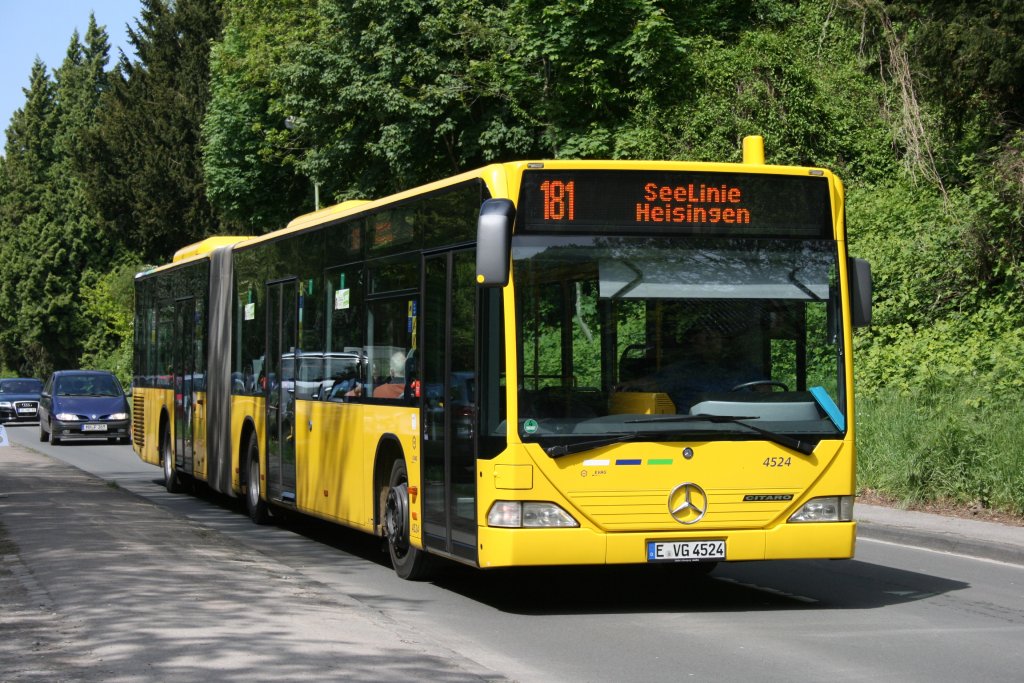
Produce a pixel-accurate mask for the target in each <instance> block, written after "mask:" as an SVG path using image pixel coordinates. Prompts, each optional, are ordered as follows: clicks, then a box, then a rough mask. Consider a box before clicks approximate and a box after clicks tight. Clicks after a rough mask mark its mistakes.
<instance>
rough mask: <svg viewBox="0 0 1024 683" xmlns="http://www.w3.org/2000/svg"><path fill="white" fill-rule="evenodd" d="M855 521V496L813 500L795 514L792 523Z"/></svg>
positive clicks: (791, 517) (792, 516) (791, 518)
mask: <svg viewBox="0 0 1024 683" xmlns="http://www.w3.org/2000/svg"><path fill="white" fill-rule="evenodd" d="M852 520H853V496H826V497H823V498H812V499H811V500H809V501H807V502H806V503H804V504H803V505H801V506H800V509H799V510H797V511H796V512H794V513H793V514H792V515H791V516H790V518H789V521H790V522H849V521H852Z"/></svg>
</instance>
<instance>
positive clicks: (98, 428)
mask: <svg viewBox="0 0 1024 683" xmlns="http://www.w3.org/2000/svg"><path fill="white" fill-rule="evenodd" d="M82 431H83V432H105V431H107V425H104V424H85V425H82Z"/></svg>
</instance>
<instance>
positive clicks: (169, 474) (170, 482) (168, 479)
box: [160, 429, 182, 493]
mask: <svg viewBox="0 0 1024 683" xmlns="http://www.w3.org/2000/svg"><path fill="white" fill-rule="evenodd" d="M160 460H161V461H162V463H163V466H164V488H166V489H167V492H168V493H181V491H182V486H181V479H180V478H179V477H178V472H177V470H175V469H174V453H172V452H171V432H170V430H169V429H165V430H164V431H163V432H162V433H161V434H160Z"/></svg>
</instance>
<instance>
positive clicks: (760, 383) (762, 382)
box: [730, 379, 789, 391]
mask: <svg viewBox="0 0 1024 683" xmlns="http://www.w3.org/2000/svg"><path fill="white" fill-rule="evenodd" d="M754 387H782V390H783V391H789V387H788V386H786V385H785V384H783V383H782V382H776V381H775V380H771V379H755V380H754V381H753V382H744V383H743V384H737V385H736V386H734V387H733V388H732V389H730V391H743V390H744V389H753V388H754Z"/></svg>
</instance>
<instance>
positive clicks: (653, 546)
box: [647, 540, 725, 562]
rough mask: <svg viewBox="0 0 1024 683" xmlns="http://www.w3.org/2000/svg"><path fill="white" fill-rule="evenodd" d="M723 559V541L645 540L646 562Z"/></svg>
mask: <svg viewBox="0 0 1024 683" xmlns="http://www.w3.org/2000/svg"><path fill="white" fill-rule="evenodd" d="M724 559H725V541H722V540H718V541H647V561H648V562H714V561H717V560H724Z"/></svg>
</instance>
